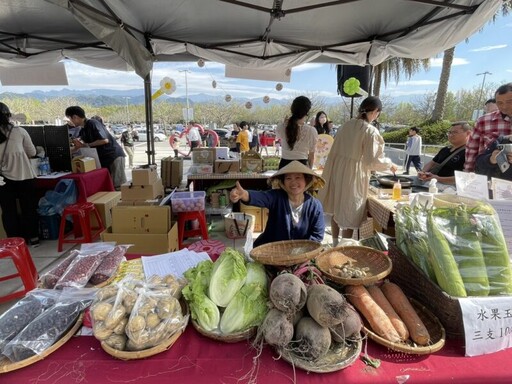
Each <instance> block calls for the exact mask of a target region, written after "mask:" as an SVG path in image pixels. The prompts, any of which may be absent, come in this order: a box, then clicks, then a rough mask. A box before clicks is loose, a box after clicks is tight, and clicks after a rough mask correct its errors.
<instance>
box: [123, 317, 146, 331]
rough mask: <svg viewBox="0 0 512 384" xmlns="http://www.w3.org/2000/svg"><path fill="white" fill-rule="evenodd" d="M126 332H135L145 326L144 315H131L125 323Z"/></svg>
mask: <svg viewBox="0 0 512 384" xmlns="http://www.w3.org/2000/svg"><path fill="white" fill-rule="evenodd" d="M126 328H127V330H128V332H132V333H136V332H140V331H142V330H143V329H144V328H146V319H145V318H144V316H141V315H137V316H133V317H132V318H130V320H128V324H127V325H126Z"/></svg>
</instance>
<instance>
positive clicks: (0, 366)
mask: <svg viewBox="0 0 512 384" xmlns="http://www.w3.org/2000/svg"><path fill="white" fill-rule="evenodd" d="M82 319H83V313H81V314H80V316H79V317H78V319H77V320H76V322H75V324H74V325H73V326H72V327H71V328H70V329H69V331H68V332H66V333H65V334H64V336H62V337H61V338H60V339H59V340H58V341H57V342H55V343H54V344H53V345H52V346H51V347H50V348H48V349H47V350H46V351H44V352H43V353H41V354H40V355H36V356H32V357H29V358H28V359H25V360H22V361H18V362H16V363H13V362H11V361H10V360H9V359H8V358H6V357H4V358H3V359H0V373H6V372H11V371H15V370H16V369H20V368H23V367H26V366H29V365H32V364H34V363H37V362H38V361H39V360H43V359H44V358H45V357H47V356H48V355H50V354H51V353H53V352H55V351H56V350H57V349H59V348H60V347H61V346H63V345H64V344H65V343H66V341H68V340H69V339H71V337H73V335H74V334H75V333H76V331H78V328H80V326H81V325H82Z"/></svg>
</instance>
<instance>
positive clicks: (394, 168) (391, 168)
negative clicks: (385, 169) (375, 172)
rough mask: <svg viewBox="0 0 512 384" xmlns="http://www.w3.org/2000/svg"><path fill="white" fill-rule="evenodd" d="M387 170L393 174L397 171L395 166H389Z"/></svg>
mask: <svg viewBox="0 0 512 384" xmlns="http://www.w3.org/2000/svg"><path fill="white" fill-rule="evenodd" d="M389 170H390V171H391V172H393V173H395V172H396V171H397V170H398V167H397V166H396V165H395V164H391V167H389Z"/></svg>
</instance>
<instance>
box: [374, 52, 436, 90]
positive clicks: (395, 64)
mask: <svg viewBox="0 0 512 384" xmlns="http://www.w3.org/2000/svg"><path fill="white" fill-rule="evenodd" d="M421 69H424V70H425V71H428V70H429V69H430V59H407V58H402V57H392V58H390V59H388V60H386V61H384V62H382V63H380V64H379V65H376V66H375V67H374V68H373V89H371V90H370V93H371V94H373V95H375V96H379V94H380V88H381V85H382V81H384V85H387V84H388V81H389V80H390V79H391V78H392V77H393V78H394V79H395V81H396V82H397V83H398V80H400V75H401V74H402V73H404V74H405V75H406V76H407V78H409V79H410V78H411V76H412V75H414V74H415V73H417V72H419V71H420V70H421Z"/></svg>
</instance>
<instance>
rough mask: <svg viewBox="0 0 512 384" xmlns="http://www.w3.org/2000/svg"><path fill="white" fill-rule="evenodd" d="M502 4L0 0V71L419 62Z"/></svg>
mask: <svg viewBox="0 0 512 384" xmlns="http://www.w3.org/2000/svg"><path fill="white" fill-rule="evenodd" d="M500 5H501V0H455V1H454V0H449V1H448V0H379V1H376V0H331V1H329V0H322V1H321V0H245V1H239V0H208V1H206V0H172V1H168V0H144V1H141V0H38V1H34V0H2V1H1V2H0V68H4V69H6V68H9V67H14V66H20V65H26V66H41V65H45V64H50V63H55V62H59V61H61V60H62V59H64V58H67V59H71V60H75V61H77V62H80V63H83V64H87V65H91V66H95V67H100V68H106V69H116V70H132V69H133V70H135V72H136V73H137V74H138V75H139V76H141V77H145V76H147V75H148V74H149V73H150V71H151V69H152V66H153V63H154V62H155V61H196V60H198V59H199V58H203V59H205V60H210V61H215V62H219V63H224V64H230V65H234V66H238V67H245V68H254V69H257V68H267V69H277V68H279V69H282V68H291V67H293V66H296V65H299V64H302V63H307V62H322V63H332V64H351V65H365V64H372V65H376V64H379V63H381V62H383V61H385V60H387V59H388V58H390V57H406V58H415V59H423V58H428V57H432V56H434V55H436V54H437V53H439V52H442V51H443V50H445V49H447V48H450V47H453V46H454V45H456V44H457V43H459V42H460V41H462V40H464V39H465V38H467V37H468V36H470V35H471V34H473V33H474V32H476V31H477V30H478V29H480V28H481V27H482V26H483V25H484V24H485V23H486V22H487V21H488V20H489V19H491V18H492V16H493V15H494V14H495V13H496V11H497V10H498V7H499V6H500Z"/></svg>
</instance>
